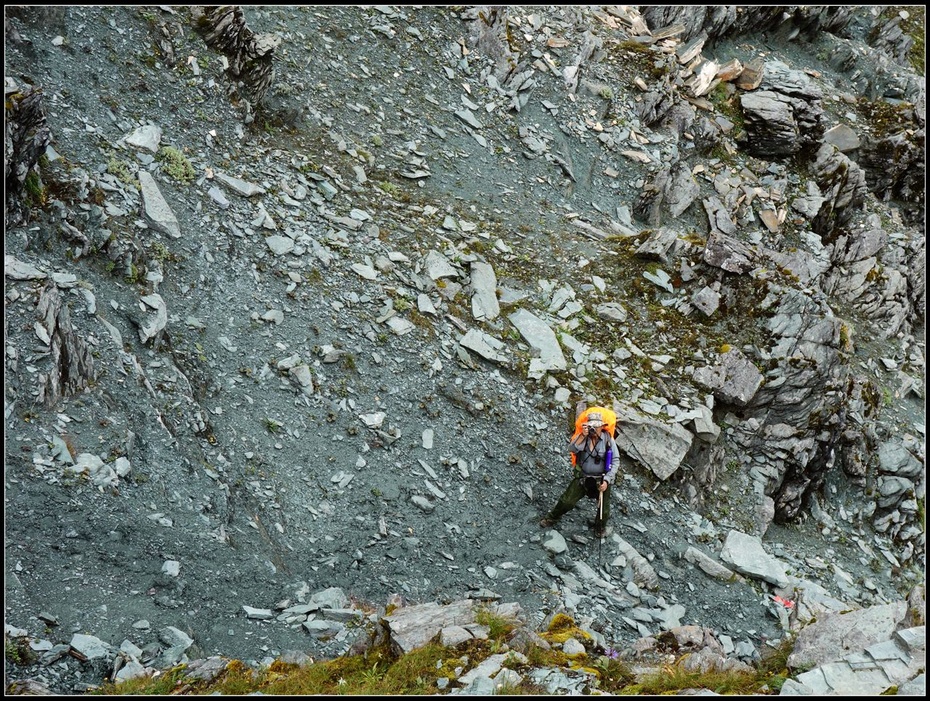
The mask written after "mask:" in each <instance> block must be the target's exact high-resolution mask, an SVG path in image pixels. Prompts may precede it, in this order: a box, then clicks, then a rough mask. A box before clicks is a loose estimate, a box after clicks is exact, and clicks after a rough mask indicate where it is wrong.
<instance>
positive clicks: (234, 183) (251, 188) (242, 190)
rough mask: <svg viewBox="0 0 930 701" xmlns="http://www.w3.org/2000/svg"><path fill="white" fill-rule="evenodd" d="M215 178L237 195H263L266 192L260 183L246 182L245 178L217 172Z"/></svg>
mask: <svg viewBox="0 0 930 701" xmlns="http://www.w3.org/2000/svg"><path fill="white" fill-rule="evenodd" d="M213 177H214V178H216V180H217V182H219V183H220V184H221V185H225V186H226V187H227V188H229V189H230V190H232V191H233V192H235V193H236V194H237V195H242V196H243V197H253V196H254V195H263V194H265V188H263V187H260V186H259V185H253V184H252V183H249V182H246V181H245V180H240V179H239V178H234V177H232V176H231V175H224V174H223V173H219V172H218V173H215V174H214V176H213Z"/></svg>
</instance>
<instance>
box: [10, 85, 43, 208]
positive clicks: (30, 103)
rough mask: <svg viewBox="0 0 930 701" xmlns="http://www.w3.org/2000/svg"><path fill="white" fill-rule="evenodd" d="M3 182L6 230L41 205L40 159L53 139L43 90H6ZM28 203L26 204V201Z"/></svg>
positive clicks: (33, 88)
mask: <svg viewBox="0 0 930 701" xmlns="http://www.w3.org/2000/svg"><path fill="white" fill-rule="evenodd" d="M4 101H5V107H4V114H5V119H4V148H3V181H4V183H5V185H6V187H5V189H6V207H5V208H4V217H3V218H4V222H5V224H6V225H7V226H10V225H13V224H18V223H21V222H22V221H23V219H24V218H25V216H26V213H27V212H28V210H29V207H31V206H36V205H39V204H41V200H42V197H43V195H42V191H43V189H44V185H43V184H42V177H41V175H40V172H39V165H38V163H39V157H40V156H43V155H44V154H45V150H46V148H47V147H48V145H49V144H50V143H51V140H52V135H51V131H50V130H49V127H48V124H47V123H46V119H45V106H44V94H43V91H42V90H41V89H40V88H36V87H31V86H30V87H26V88H24V89H22V90H20V89H18V88H17V87H15V83H13V84H12V86H11V84H10V82H9V80H8V81H7V83H6V84H5V86H4ZM24 197H28V198H29V201H28V202H24V201H23V198H24Z"/></svg>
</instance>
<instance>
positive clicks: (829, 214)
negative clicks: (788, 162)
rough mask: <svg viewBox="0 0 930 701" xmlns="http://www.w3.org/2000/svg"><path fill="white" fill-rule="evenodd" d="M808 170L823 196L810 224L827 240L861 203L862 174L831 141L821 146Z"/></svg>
mask: <svg viewBox="0 0 930 701" xmlns="http://www.w3.org/2000/svg"><path fill="white" fill-rule="evenodd" d="M811 172H812V174H813V176H814V178H815V179H816V181H817V185H818V187H819V188H820V192H821V193H822V194H823V196H824V198H825V200H824V202H823V204H822V205H821V206H820V211H819V212H817V216H816V217H814V221H813V222H812V224H811V227H812V228H813V230H814V231H815V232H817V233H818V234H820V235H821V236H822V237H826V238H827V239H828V240H829V236H830V234H832V233H833V232H834V230H836V229H837V228H839V227H842V226H844V225H846V224H847V223H848V222H849V221H850V220H851V219H852V217H853V215H854V213H855V212H856V210H858V209H859V208H860V207H861V206H862V202H863V199H864V197H865V194H866V191H867V188H866V184H865V175H864V174H863V172H862V169H861V168H860V167H859V166H858V165H856V164H855V163H854V162H853V161H851V160H849V158H847V157H846V156H845V155H844V154H842V153H840V151H839V149H837V148H836V147H835V146H833V145H832V144H823V145H822V146H821V147H820V149H819V150H818V151H817V155H816V157H815V160H814V163H813V165H812V166H811Z"/></svg>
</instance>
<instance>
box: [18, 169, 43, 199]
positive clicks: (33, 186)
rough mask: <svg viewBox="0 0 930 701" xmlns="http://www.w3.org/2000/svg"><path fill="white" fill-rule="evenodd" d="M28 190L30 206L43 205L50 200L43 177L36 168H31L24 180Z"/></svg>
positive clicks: (27, 195)
mask: <svg viewBox="0 0 930 701" xmlns="http://www.w3.org/2000/svg"><path fill="white" fill-rule="evenodd" d="M23 186H24V187H25V190H26V204H27V205H28V206H30V207H41V206H42V205H44V204H45V203H46V202H47V201H48V193H47V191H46V189H45V185H43V184H42V177H41V176H40V175H39V171H38V170H36V169H33V170H30V171H29V174H28V175H27V176H26V180H25V181H24V182H23Z"/></svg>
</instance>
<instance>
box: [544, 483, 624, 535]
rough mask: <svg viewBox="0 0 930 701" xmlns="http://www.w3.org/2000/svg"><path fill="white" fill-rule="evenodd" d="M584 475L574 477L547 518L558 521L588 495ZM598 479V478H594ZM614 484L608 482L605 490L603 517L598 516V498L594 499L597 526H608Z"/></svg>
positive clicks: (595, 523)
mask: <svg viewBox="0 0 930 701" xmlns="http://www.w3.org/2000/svg"><path fill="white" fill-rule="evenodd" d="M584 479H585V478H584V477H577V476H576V477H574V478H573V479H572V481H571V482H570V483H569V485H568V487H567V488H566V489H565V491H564V492H563V493H562V496H561V497H559V501H558V503H556V505H555V507H553V509H552V511H550V512H549V513H548V515H547V518H551V519H552V520H553V521H558V520H559V519H560V518H562V516H563V515H564V514H566V513H568V512H569V511H571V510H572V509H574V508H575V505H576V504H577V503H578V501H579V500H580V499H581V498H582V497H586V496H587V493H586V491H585V488H584ZM593 479H597V478H593ZM611 487H612V485H610V484H608V485H607V489H605V490H604V500H603V502H604V508H603V512H604V513H603V514H602V516H603V517H602V518H600V519H599V518H598V514H597V499H596V498H595V499H592V500H591V501H592V502H594V514H595V516H594V527H595V528H604V527H606V526H607V520H608V519H609V518H610V490H611Z"/></svg>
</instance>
